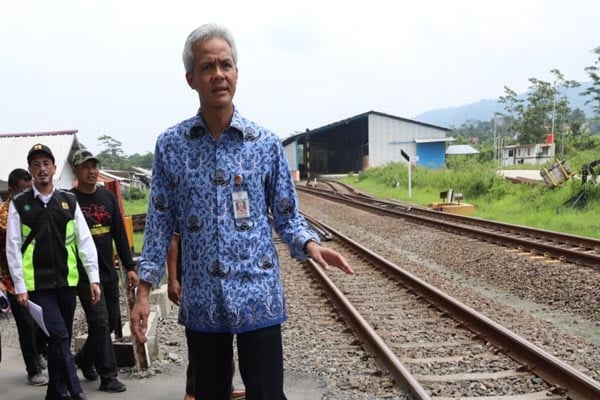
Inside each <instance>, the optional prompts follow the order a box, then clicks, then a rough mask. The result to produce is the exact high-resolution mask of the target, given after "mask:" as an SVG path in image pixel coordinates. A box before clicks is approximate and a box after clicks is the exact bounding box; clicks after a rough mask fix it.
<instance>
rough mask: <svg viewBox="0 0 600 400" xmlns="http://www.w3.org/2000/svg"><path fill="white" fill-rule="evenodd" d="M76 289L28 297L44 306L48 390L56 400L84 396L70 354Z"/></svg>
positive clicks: (51, 397)
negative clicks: (46, 332)
mask: <svg viewBox="0 0 600 400" xmlns="http://www.w3.org/2000/svg"><path fill="white" fill-rule="evenodd" d="M75 293H76V289H75V288H74V287H60V288H54V289H40V290H34V291H32V292H29V298H30V299H31V301H33V302H34V303H36V304H38V305H39V306H40V307H42V311H43V313H44V323H45V324H46V328H47V329H48V332H49V333H50V337H48V391H47V396H46V397H47V398H48V399H54V398H56V397H57V396H64V395H66V394H68V393H71V395H76V394H79V393H83V389H82V388H81V384H80V382H79V378H78V377H77V370H76V368H75V364H74V362H73V355H72V354H71V334H72V329H73V315H74V314H75V303H76V297H75V296H76V294H75Z"/></svg>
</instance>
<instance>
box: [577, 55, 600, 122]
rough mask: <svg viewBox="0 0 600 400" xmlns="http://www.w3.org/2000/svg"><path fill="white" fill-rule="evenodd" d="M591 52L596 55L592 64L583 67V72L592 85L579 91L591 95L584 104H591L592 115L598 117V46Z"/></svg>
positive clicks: (599, 62)
mask: <svg viewBox="0 0 600 400" xmlns="http://www.w3.org/2000/svg"><path fill="white" fill-rule="evenodd" d="M592 53H594V54H596V56H597V57H598V58H597V59H596V61H595V62H594V65H591V66H589V67H585V72H587V74H588V76H589V77H590V78H591V79H592V85H591V86H590V87H589V88H587V89H586V90H584V91H583V92H581V95H582V96H591V97H592V98H591V99H588V100H586V102H585V104H592V110H593V111H594V116H595V117H596V118H600V47H596V48H595V49H594V50H592Z"/></svg>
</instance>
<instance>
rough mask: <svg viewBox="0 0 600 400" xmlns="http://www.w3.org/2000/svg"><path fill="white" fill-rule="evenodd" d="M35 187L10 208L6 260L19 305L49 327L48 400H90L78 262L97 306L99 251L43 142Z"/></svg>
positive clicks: (34, 162) (32, 156) (34, 164)
mask: <svg viewBox="0 0 600 400" xmlns="http://www.w3.org/2000/svg"><path fill="white" fill-rule="evenodd" d="M27 163H28V165H29V173H30V174H31V176H32V177H33V186H32V188H31V189H26V190H25V191H23V192H21V193H19V194H18V195H16V196H15V197H14V198H13V201H12V202H11V203H10V205H9V209H8V220H7V227H6V258H7V261H8V267H9V270H10V274H11V276H12V279H13V282H14V285H15V293H16V295H17V301H18V302H19V304H21V305H22V306H23V307H26V308H29V300H30V299H31V301H32V302H33V303H36V304H38V305H39V306H41V308H42V310H43V319H44V324H45V326H46V328H47V329H48V333H49V337H48V378H49V379H48V390H47V392H46V400H67V399H76V400H85V399H87V397H86V396H85V394H84V393H83V389H82V387H81V383H80V382H79V378H78V377H77V370H76V368H75V364H74V361H73V355H72V354H71V334H72V328H73V316H74V313H75V304H76V287H77V283H78V281H79V272H78V268H77V258H79V259H80V260H81V262H82V264H83V266H84V267H85V272H86V273H87V276H88V280H89V282H91V283H90V286H89V289H90V293H91V298H92V301H93V302H97V301H98V299H99V298H100V285H99V282H100V277H99V274H98V253H97V252H96V247H95V245H94V240H93V239H92V235H91V233H90V230H89V228H88V226H87V224H86V222H85V218H84V216H83V214H82V212H81V209H80V208H79V205H78V204H77V200H76V198H75V196H74V195H73V193H70V192H68V191H64V190H58V189H55V188H54V185H53V183H52V178H53V177H54V174H55V172H56V165H55V161H54V155H53V154H52V151H51V150H50V148H49V147H48V146H46V145H43V144H36V145H34V146H33V147H32V148H31V150H29V153H28V155H27Z"/></svg>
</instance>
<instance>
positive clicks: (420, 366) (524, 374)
mask: <svg viewBox="0 0 600 400" xmlns="http://www.w3.org/2000/svg"><path fill="white" fill-rule="evenodd" d="M307 218H309V219H310V217H308V216H307ZM311 223H312V224H314V225H316V226H317V227H318V229H319V230H320V231H326V232H329V234H330V237H335V238H336V240H335V241H333V242H331V244H329V245H328V246H329V247H334V248H337V249H338V250H339V251H341V252H343V253H344V254H346V255H350V260H351V261H350V262H351V264H352V266H353V268H354V270H355V271H356V275H355V276H345V275H343V274H330V275H327V274H325V273H324V272H323V271H322V270H321V269H320V268H319V267H316V266H315V265H314V264H312V262H310V263H309V264H310V265H311V266H312V268H311V272H312V274H313V275H314V277H315V279H316V280H318V281H319V282H321V284H322V285H323V287H324V288H325V291H326V292H327V293H328V296H329V297H330V299H331V301H332V303H333V304H334V305H335V306H336V308H337V309H338V311H339V312H340V313H341V314H342V316H343V317H344V319H345V320H346V321H348V323H349V325H350V326H351V329H352V330H353V331H354V332H355V334H356V335H357V336H358V337H359V338H360V339H359V340H360V342H361V344H362V345H363V347H364V348H365V350H366V351H367V352H369V353H370V354H371V355H372V356H373V357H374V358H375V361H376V363H377V364H378V365H379V366H380V367H381V368H382V369H384V370H387V371H389V372H390V373H391V375H392V377H393V379H394V380H395V382H396V383H399V384H401V386H403V387H407V388H409V390H410V392H411V393H412V394H413V396H414V398H416V399H437V400H447V399H456V398H461V399H474V398H479V399H486V400H491V399H505V400H508V399H510V400H541V399H552V400H554V399H567V398H570V399H586V400H588V399H589V400H591V399H599V398H600V384H599V383H598V382H596V381H594V380H592V379H591V378H589V377H587V376H585V375H584V374H582V373H580V372H579V371H577V370H575V369H574V368H572V367H569V366H568V365H566V364H565V363H563V362H561V361H560V360H558V359H556V358H555V357H553V356H552V355H550V354H548V353H546V352H544V351H543V350H541V349H539V348H538V347H536V346H535V345H533V344H531V343H529V342H527V341H526V340H524V339H522V338H520V337H519V336H517V335H515V334H513V333H511V332H510V331H508V330H507V329H505V328H503V327H502V326H500V325H498V324H496V323H494V322H493V321H492V320H490V319H489V318H486V317H485V316H483V315H481V314H479V313H477V312H476V311H475V310H473V309H470V308H469V307H467V306H465V305H463V304H462V303H460V302H459V301H457V300H455V299H453V298H452V297H450V296H448V295H446V294H444V293H442V292H441V291H439V290H438V289H436V288H433V287H431V286H430V285H428V284H427V283H425V282H423V281H422V280H420V279H419V278H417V277H415V276H413V275H411V274H410V273H408V272H407V271H404V270H402V269H401V268H400V267H398V266H396V265H394V264H391V263H390V262H387V261H386V260H385V259H383V258H382V257H380V256H378V255H376V254H374V253H372V252H370V251H369V250H368V249H365V248H363V247H362V246H360V245H358V244H357V243H355V242H353V241H352V240H350V239H349V238H347V237H345V236H344V235H342V234H341V233H340V232H336V231H334V230H333V229H332V228H331V227H328V226H326V225H324V224H322V223H320V222H318V221H314V220H312V221H311Z"/></svg>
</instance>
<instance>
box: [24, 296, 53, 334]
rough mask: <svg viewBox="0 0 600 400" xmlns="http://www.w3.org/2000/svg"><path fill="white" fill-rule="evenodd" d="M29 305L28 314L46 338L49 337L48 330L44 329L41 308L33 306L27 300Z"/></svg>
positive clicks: (33, 304)
mask: <svg viewBox="0 0 600 400" xmlns="http://www.w3.org/2000/svg"><path fill="white" fill-rule="evenodd" d="M27 302H28V303H29V313H30V314H31V316H32V317H33V319H34V321H35V322H36V323H37V324H38V325H39V327H40V328H41V329H42V331H44V333H45V334H46V336H50V334H49V333H48V329H47V328H46V324H45V323H44V312H43V311H42V307H40V306H39V305H37V304H35V303H34V302H33V301H31V300H27Z"/></svg>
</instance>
